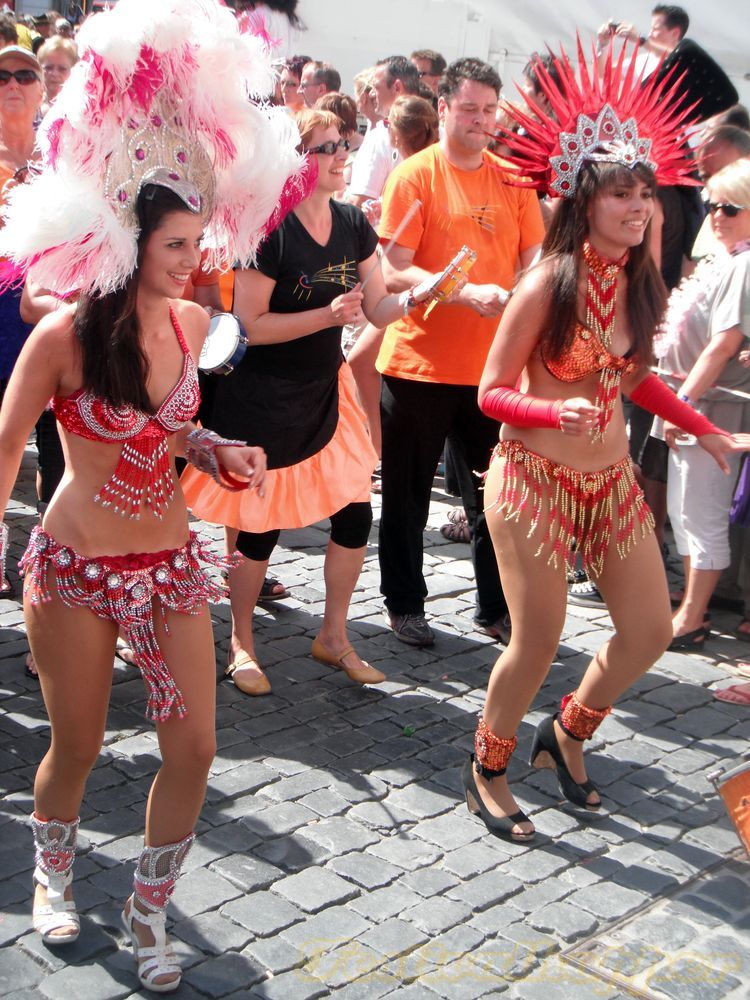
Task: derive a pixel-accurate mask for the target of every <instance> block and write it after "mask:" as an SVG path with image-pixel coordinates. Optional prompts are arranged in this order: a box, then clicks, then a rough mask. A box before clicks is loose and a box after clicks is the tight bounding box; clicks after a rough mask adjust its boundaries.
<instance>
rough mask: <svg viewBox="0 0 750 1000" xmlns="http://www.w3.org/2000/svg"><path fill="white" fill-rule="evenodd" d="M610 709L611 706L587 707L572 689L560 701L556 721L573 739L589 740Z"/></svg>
mask: <svg viewBox="0 0 750 1000" xmlns="http://www.w3.org/2000/svg"><path fill="white" fill-rule="evenodd" d="M611 711H612V708H611V707H608V708H601V709H600V708H589V707H588V705H584V704H583V702H582V701H579V700H578V695H577V693H576V692H575V691H573V692H572V693H571V694H566V695H565V697H564V698H563V699H562V701H561V702H560V712H559V714H558V717H557V721H558V722H559V723H560V726H561V727H562V729H564V730H565V732H566V733H567V734H568V736H572V737H573V739H574V740H579V741H583V740H590V739H591V737H592V736H593V735H594V733H595V732H596V731H597V729H598V728H599V726H600V725H601V724H602V722H604V720H605V719H606V718H607V716H608V715H609V713H610V712H611Z"/></svg>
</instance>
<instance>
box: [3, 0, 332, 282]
mask: <svg viewBox="0 0 750 1000" xmlns="http://www.w3.org/2000/svg"><path fill="white" fill-rule="evenodd" d="M244 24H245V27H248V22H244ZM78 44H79V50H80V52H81V59H80V61H79V62H78V63H77V64H76V65H75V67H74V68H73V71H72V73H71V75H70V78H69V80H68V81H67V82H66V84H65V86H64V87H63V89H62V91H61V93H60V95H59V96H58V98H57V100H56V101H55V103H54V105H53V107H52V108H51V109H50V111H49V113H48V114H47V116H46V117H45V119H44V121H43V122H42V125H41V126H40V132H39V144H40V147H41V151H42V170H41V172H40V173H39V175H38V176H35V177H34V178H33V179H32V180H31V181H30V182H29V183H27V184H24V185H19V186H18V187H16V188H15V189H14V190H13V191H12V192H11V193H10V194H9V197H8V200H7V204H6V206H5V208H4V212H3V215H4V220H5V225H4V228H3V229H2V230H0V257H4V258H6V262H5V265H4V270H3V274H2V284H3V285H5V286H7V285H8V284H11V283H14V282H18V281H19V280H22V279H23V278H25V277H26V276H28V277H30V278H31V279H32V280H34V281H36V282H38V283H39V284H40V285H42V286H43V287H45V288H49V289H51V290H52V291H53V292H56V293H58V294H62V295H68V294H71V293H73V292H89V293H90V292H98V293H101V294H106V293H108V292H110V291H113V290H114V289H116V288H119V287H121V286H122V285H123V284H124V282H125V281H126V280H127V278H128V277H129V276H130V275H131V274H132V272H133V270H134V268H135V266H136V259H137V238H138V225H137V219H136V214H135V199H136V198H137V195H138V191H139V189H140V186H141V185H142V184H143V183H144V182H146V181H148V179H149V178H153V177H157V178H159V182H160V183H163V184H166V185H167V186H172V185H174V189H175V190H177V192H178V193H179V194H180V195H181V197H183V199H184V200H185V201H186V203H187V204H188V205H189V207H192V208H193V209H195V205H194V204H192V202H191V198H192V201H194V200H195V198H194V197H193V196H191V195H190V193H189V192H190V191H191V190H192V191H194V192H197V194H198V195H199V196H200V201H201V209H202V211H203V212H204V213H205V214H206V215H207V220H206V227H205V238H204V242H203V246H204V248H205V249H206V250H207V251H208V259H207V266H209V267H219V268H222V269H226V268H228V267H231V266H232V264H234V263H238V264H239V265H247V264H249V263H250V262H252V260H253V259H254V255H255V252H256V250H257V248H258V244H259V243H260V241H261V240H262V239H263V237H264V236H266V235H267V234H268V232H270V231H271V230H272V229H273V228H275V226H277V225H278V224H279V222H280V221H281V219H282V218H283V217H284V215H285V214H286V212H287V211H289V210H290V209H291V208H293V207H294V206H295V205H296V204H297V203H298V202H299V201H300V200H301V199H302V198H303V197H305V195H306V194H307V193H308V192H309V190H310V185H311V183H312V181H313V179H314V178H313V177H312V176H311V170H312V169H313V168H312V167H311V164H310V163H309V162H308V161H307V160H305V159H304V157H303V156H302V155H301V154H300V153H299V151H298V145H299V133H298V132H297V129H296V126H295V125H294V123H293V121H292V120H291V118H290V117H289V115H288V114H287V113H286V112H285V111H284V109H283V108H274V107H271V106H269V105H267V104H266V103H265V100H266V98H267V97H268V95H269V94H270V93H271V92H272V90H273V85H274V71H273V66H272V63H271V55H270V53H269V47H268V44H267V40H266V39H264V38H263V37H262V36H259V35H256V34H254V33H252V32H251V31H248V30H245V31H243V30H242V25H241V24H238V22H237V20H236V19H235V17H234V15H233V13H232V12H231V11H230V10H229V9H228V8H226V7H225V6H223V4H222V3H221V2H220V0H119V3H118V4H117V6H116V7H115V8H114V9H113V10H111V11H107V12H105V13H102V14H96V15H94V16H93V17H91V18H89V19H88V20H87V21H86V22H85V24H84V25H83V27H82V29H81V31H80V34H79V36H78ZM162 161H164V162H162ZM186 192H187V193H186Z"/></svg>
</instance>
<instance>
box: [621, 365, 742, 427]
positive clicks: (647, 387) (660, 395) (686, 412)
mask: <svg viewBox="0 0 750 1000" xmlns="http://www.w3.org/2000/svg"><path fill="white" fill-rule="evenodd" d="M630 398H631V399H632V400H633V402H634V403H637V404H638V406H642V407H643V409H644V410H648V412H649V413H655V414H656V416H657V417H662V418H663V419H664V420H668V421H669V423H670V424H675V425H676V426H677V427H679V428H680V430H683V431H685V432H686V433H688V434H694V435H695V437H701V435H703V434H726V431H723V430H721V428H720V427H716V426H715V425H714V424H712V423H711V421H710V420H709V419H708V417H704V416H703V414H702V413H696V411H695V410H694V409H693V408H692V406H688V404H687V403H684V402H683V401H682V400H681V399H678V398H677V396H676V395H675V394H674V393H673V392H672V390H671V389H670V388H669V386H668V385H665V384H664V383H663V382H662V380H661V379H660V378H659V377H658V376H656V375H653V374H652V375H647V376H646V378H645V379H644V380H643V381H642V382H641V384H640V385H639V386H638V388H637V389H636V390H635V391H634V392H632V393H631V394H630Z"/></svg>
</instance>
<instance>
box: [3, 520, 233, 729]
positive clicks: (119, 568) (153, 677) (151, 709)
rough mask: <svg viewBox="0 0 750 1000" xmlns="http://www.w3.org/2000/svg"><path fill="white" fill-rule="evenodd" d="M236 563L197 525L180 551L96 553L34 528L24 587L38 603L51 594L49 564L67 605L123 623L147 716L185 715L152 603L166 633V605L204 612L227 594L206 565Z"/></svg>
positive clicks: (182, 610) (25, 561)
mask: <svg viewBox="0 0 750 1000" xmlns="http://www.w3.org/2000/svg"><path fill="white" fill-rule="evenodd" d="M232 562H233V559H232V558H231V557H230V558H229V559H226V558H224V557H221V556H217V555H214V554H213V553H212V552H210V551H209V550H208V548H207V547H206V546H205V545H204V543H203V542H202V541H201V540H200V539H199V538H198V536H197V534H196V533H195V532H194V531H191V532H190V538H189V540H188V541H187V543H186V544H185V545H183V546H182V548H179V549H164V550H162V551H161V552H145V553H134V554H130V555H124V556H100V557H97V556H94V557H90V556H82V555H80V554H79V553H78V552H76V551H75V549H72V548H71V547H70V546H69V545H60V543H59V542H57V541H55V539H54V538H53V537H52V535H50V534H49V533H48V532H46V531H44V529H43V528H40V527H36V528H34V530H33V531H32V533H31V537H30V538H29V544H28V546H27V548H26V552H25V553H24V555H23V558H22V560H21V563H20V566H21V569H22V571H23V572H24V574H25V579H24V593H25V594H27V595H28V596H29V599H30V601H31V603H32V604H39V603H42V602H45V601H49V600H50V599H51V595H50V591H49V586H48V580H47V577H48V571H49V568H50V566H51V567H52V568H53V570H54V573H55V586H56V588H57V593H58V594H59V595H60V599H61V600H62V601H63V603H64V604H66V605H67V606H68V607H84V608H88V609H89V611H93V612H94V614H95V615H98V616H99V618H107V619H109V620H110V621H113V622H116V623H117V624H118V625H119V626H121V627H122V628H123V629H125V631H126V632H127V637H128V643H129V645H130V646H131V648H132V650H133V653H134V657H135V661H136V663H137V664H138V666H139V668H140V670H141V673H142V675H143V680H144V683H145V684H146V689H147V692H148V704H147V708H146V714H147V716H148V717H149V718H150V719H153V720H154V721H157V722H165V721H166V720H167V719H168V718H169V717H170V715H171V714H172V712H176V713H177V715H178V716H179V717H180V718H182V717H183V716H184V715H185V714H186V711H187V710H186V708H185V702H184V699H183V697H182V693H181V692H180V690H179V688H178V687H177V685H176V684H175V680H174V678H173V677H172V674H171V673H170V671H169V667H168V666H167V663H166V660H165V659H164V657H163V655H162V653H161V650H160V649H159V643H158V641H157V638H156V631H155V628H154V608H155V606H156V605H157V604H158V605H159V607H160V609H161V612H162V621H163V623H164V628H165V629H166V630H167V631H168V624H167V617H166V614H165V612H166V611H167V610H169V611H179V612H180V613H181V614H198V613H199V612H200V611H201V610H202V608H203V606H204V604H205V602H206V601H217V600H219V599H220V598H221V597H223V596H224V589H223V588H222V587H221V585H220V584H219V583H216V582H214V581H213V580H211V579H210V577H209V576H208V575H207V573H206V571H205V569H204V564H206V563H208V564H209V565H211V566H216V567H218V568H222V569H223V568H225V567H226V566H228V565H229V564H231V563H232Z"/></svg>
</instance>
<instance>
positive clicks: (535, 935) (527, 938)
mask: <svg viewBox="0 0 750 1000" xmlns="http://www.w3.org/2000/svg"><path fill="white" fill-rule="evenodd" d="M498 934H499V936H500V937H504V938H507V940H508V941H513V942H515V943H516V944H519V945H521V947H522V948H525V949H526V950H527V951H530V952H531V953H532V954H534V955H536V956H537V958H546V957H547V956H548V955H552V954H554V953H555V952H556V951H559V949H560V945H559V944H558V942H557V941H556V940H555V939H554V938H553V937H551V936H550V935H549V934H540V933H539V931H536V930H534V928H533V927H531V926H529V924H528V923H527V922H526V921H519V922H518V923H516V924H508V925H507V926H503V927H501V928H500V929H499V931H498Z"/></svg>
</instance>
